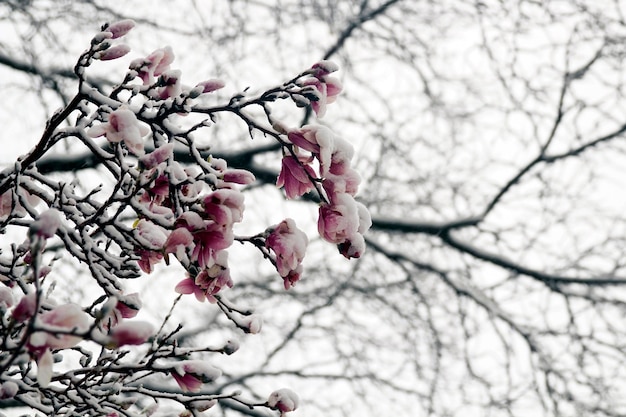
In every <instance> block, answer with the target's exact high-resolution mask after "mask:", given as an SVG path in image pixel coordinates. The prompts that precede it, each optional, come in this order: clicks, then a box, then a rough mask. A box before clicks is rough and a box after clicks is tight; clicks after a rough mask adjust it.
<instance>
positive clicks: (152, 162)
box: [139, 143, 174, 169]
mask: <svg viewBox="0 0 626 417" xmlns="http://www.w3.org/2000/svg"><path fill="white" fill-rule="evenodd" d="M173 154H174V144H173V143H166V144H164V145H161V146H159V147H158V148H156V149H155V150H154V151H152V152H150V153H149V154H146V155H144V156H142V157H141V158H139V163H140V164H141V165H142V166H143V167H144V168H145V169H152V168H155V167H156V166H157V165H159V164H160V163H161V162H165V161H167V160H168V159H170V157H171V156H172V155H173Z"/></svg>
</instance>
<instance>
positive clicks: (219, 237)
mask: <svg viewBox="0 0 626 417" xmlns="http://www.w3.org/2000/svg"><path fill="white" fill-rule="evenodd" d="M192 234H193V239H194V247H193V250H192V251H191V260H192V261H197V262H198V265H200V267H201V268H206V267H208V266H210V265H211V262H212V259H213V258H214V257H215V253H216V252H217V251H221V250H223V249H226V248H228V247H229V246H230V245H232V243H233V241H234V239H235V237H234V235H233V231H232V229H231V228H230V227H226V226H221V225H219V224H217V223H212V222H211V223H208V224H207V225H206V227H205V228H204V230H200V231H198V232H195V233H194V232H192Z"/></svg>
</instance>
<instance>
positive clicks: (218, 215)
mask: <svg viewBox="0 0 626 417" xmlns="http://www.w3.org/2000/svg"><path fill="white" fill-rule="evenodd" d="M243 200H244V197H243V194H242V193H241V192H239V191H236V190H231V189H227V188H224V189H221V190H216V191H214V192H212V193H211V194H209V195H207V196H206V197H205V198H204V200H203V206H204V213H205V214H206V215H207V217H208V218H209V219H211V220H213V221H215V223H217V224H219V225H223V226H230V225H232V224H233V223H237V222H240V221H241V220H242V219H243V210H244V204H243Z"/></svg>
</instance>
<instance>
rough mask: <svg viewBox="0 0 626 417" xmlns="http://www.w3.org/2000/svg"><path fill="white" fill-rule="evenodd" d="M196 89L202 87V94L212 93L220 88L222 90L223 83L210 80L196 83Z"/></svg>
mask: <svg viewBox="0 0 626 417" xmlns="http://www.w3.org/2000/svg"><path fill="white" fill-rule="evenodd" d="M196 87H202V93H212V92H213V91H216V90H219V89H220V88H224V81H222V80H217V79H214V78H212V79H210V80H206V81H202V82H200V83H198V85H196Z"/></svg>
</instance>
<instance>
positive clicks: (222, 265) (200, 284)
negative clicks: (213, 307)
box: [175, 251, 233, 302]
mask: <svg viewBox="0 0 626 417" xmlns="http://www.w3.org/2000/svg"><path fill="white" fill-rule="evenodd" d="M232 286H233V281H232V279H231V277H230V269H229V268H228V252H226V251H217V252H215V253H214V254H213V256H212V257H211V259H210V262H209V264H208V265H207V266H206V268H205V269H203V270H202V271H200V273H199V274H198V275H197V276H196V277H195V278H191V277H189V276H188V277H187V278H185V279H184V280H182V281H181V282H179V283H178V285H176V288H175V291H176V292H177V293H179V294H193V295H194V296H195V297H196V299H197V300H198V301H204V300H209V301H210V302H215V298H214V297H213V296H214V295H216V294H217V293H218V292H220V291H221V290H222V288H224V287H229V288H231V287H232Z"/></svg>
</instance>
